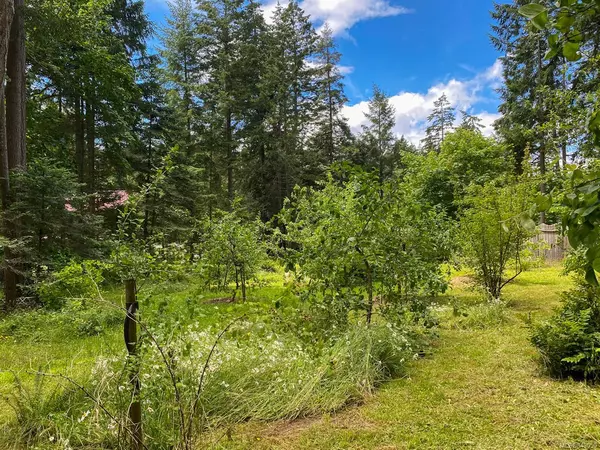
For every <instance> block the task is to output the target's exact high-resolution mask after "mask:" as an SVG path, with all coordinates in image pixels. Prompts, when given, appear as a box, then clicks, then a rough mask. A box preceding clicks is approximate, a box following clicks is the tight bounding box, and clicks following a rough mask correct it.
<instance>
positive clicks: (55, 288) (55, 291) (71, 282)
mask: <svg viewBox="0 0 600 450" xmlns="http://www.w3.org/2000/svg"><path fill="white" fill-rule="evenodd" d="M110 268H111V267H110V265H109V264H106V263H101V262H99V261H83V262H81V263H78V262H74V261H73V262H71V263H70V264H68V265H67V266H65V267H63V268H62V269H61V270H60V271H58V272H54V273H51V274H50V275H49V276H48V277H47V278H46V279H42V280H40V282H38V283H37V285H36V293H37V295H38V298H39V301H40V302H41V303H42V305H43V306H44V307H46V308H49V309H60V308H62V307H63V306H64V305H65V304H66V303H67V302H68V301H69V300H71V301H73V300H79V301H81V302H82V303H85V301H86V299H94V298H97V296H98V289H99V286H100V285H101V284H102V282H103V281H104V272H105V271H106V270H107V269H110Z"/></svg>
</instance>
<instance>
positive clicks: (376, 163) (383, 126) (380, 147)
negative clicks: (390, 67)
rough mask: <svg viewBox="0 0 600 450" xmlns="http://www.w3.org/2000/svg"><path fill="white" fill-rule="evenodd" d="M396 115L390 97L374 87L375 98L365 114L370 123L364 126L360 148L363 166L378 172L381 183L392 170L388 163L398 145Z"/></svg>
mask: <svg viewBox="0 0 600 450" xmlns="http://www.w3.org/2000/svg"><path fill="white" fill-rule="evenodd" d="M395 115H396V110H395V109H394V107H393V106H392V104H391V103H390V99H389V97H387V96H386V95H385V93H384V92H383V91H382V90H381V89H380V88H379V87H378V86H373V96H372V97H371V99H370V100H369V107H368V110H367V112H365V118H366V119H367V121H368V123H367V124H366V125H364V126H363V132H362V135H361V136H360V146H359V147H360V159H361V160H362V161H361V162H362V164H363V166H365V167H366V168H368V169H370V170H376V171H377V173H378V174H379V179H380V181H383V180H384V179H385V178H386V177H387V176H388V175H389V173H390V171H391V170H390V169H392V168H390V167H389V164H387V162H388V160H389V159H390V158H391V157H392V156H393V153H394V148H395V144H396V137H395V135H394V126H395V124H396V119H395Z"/></svg>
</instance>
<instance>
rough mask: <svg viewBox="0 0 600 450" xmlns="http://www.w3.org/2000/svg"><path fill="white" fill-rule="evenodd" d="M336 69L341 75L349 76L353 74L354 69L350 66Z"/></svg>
mask: <svg viewBox="0 0 600 450" xmlns="http://www.w3.org/2000/svg"><path fill="white" fill-rule="evenodd" d="M338 69H339V71H340V73H341V74H342V75H350V74H351V73H352V72H354V67H352V66H341V65H340V66H338Z"/></svg>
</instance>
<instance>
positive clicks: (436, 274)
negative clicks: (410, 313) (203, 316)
mask: <svg viewBox="0 0 600 450" xmlns="http://www.w3.org/2000/svg"><path fill="white" fill-rule="evenodd" d="M320 187H321V189H320V190H314V189H310V188H298V189H297V190H296V191H295V192H294V195H293V197H292V199H291V201H290V202H289V203H288V205H287V206H286V208H285V209H284V210H283V211H282V213H281V216H280V221H281V222H282V224H283V225H284V229H285V233H284V234H283V235H282V236H281V238H282V239H283V241H284V243H285V246H286V248H287V251H286V259H287V264H288V267H290V268H294V269H296V271H297V277H298V280H299V282H300V283H301V285H303V286H305V288H306V289H305V291H304V295H305V297H306V298H307V299H308V300H309V301H310V302H311V305H312V306H313V307H314V308H315V310H316V311H317V312H320V313H322V317H324V320H325V323H326V324H328V326H330V325H331V324H337V325H339V326H343V325H345V324H347V322H348V319H349V314H350V312H351V311H362V312H364V313H365V315H366V321H367V323H369V322H371V320H372V317H373V313H374V304H375V298H379V299H380V300H381V302H382V303H384V304H385V305H386V306H387V307H389V309H390V310H393V311H395V312H396V313H397V312H398V311H399V310H401V309H402V307H403V306H404V307H407V305H408V304H410V302H411V301H412V300H414V299H415V297H418V296H419V295H423V294H428V293H433V292H439V291H440V290H443V288H444V281H443V279H442V277H441V274H440V267H439V265H440V263H441V262H442V261H443V259H444V257H445V256H447V244H448V240H447V237H448V235H447V234H446V235H445V233H446V232H447V229H448V228H447V227H446V226H445V225H444V224H443V223H444V221H443V218H441V217H440V216H439V215H437V214H435V213H434V212H433V211H431V210H427V209H422V208H420V205H416V204H413V203H411V202H410V201H409V200H410V197H409V196H408V194H407V193H406V192H403V189H402V188H401V187H400V186H397V185H395V184H394V183H392V182H391V181H390V182H387V183H385V184H383V185H382V184H381V183H380V180H379V177H378V175H377V174H375V173H372V172H362V171H358V172H356V173H354V174H350V176H349V180H348V182H347V183H345V184H343V185H342V184H340V183H339V182H337V181H335V179H334V177H333V175H330V177H329V179H328V180H327V181H326V182H324V183H323V184H322V185H321V186H320ZM407 309H409V308H407Z"/></svg>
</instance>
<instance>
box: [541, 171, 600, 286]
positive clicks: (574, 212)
mask: <svg viewBox="0 0 600 450" xmlns="http://www.w3.org/2000/svg"><path fill="white" fill-rule="evenodd" d="M569 180H570V183H569V188H568V190H567V191H566V192H565V193H563V196H562V203H563V205H564V206H566V207H567V213H566V214H564V216H563V227H564V228H565V229H566V232H567V234H568V236H569V242H570V244H571V245H572V246H573V247H575V248H582V249H584V251H585V258H586V262H585V271H586V275H585V279H586V280H587V282H588V283H590V284H591V285H592V286H598V280H597V277H596V272H600V235H599V231H598V226H599V225H600V171H599V170H595V169H592V170H588V171H583V170H581V169H575V170H573V171H572V172H571V174H570V177H569ZM542 206H545V205H542Z"/></svg>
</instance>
